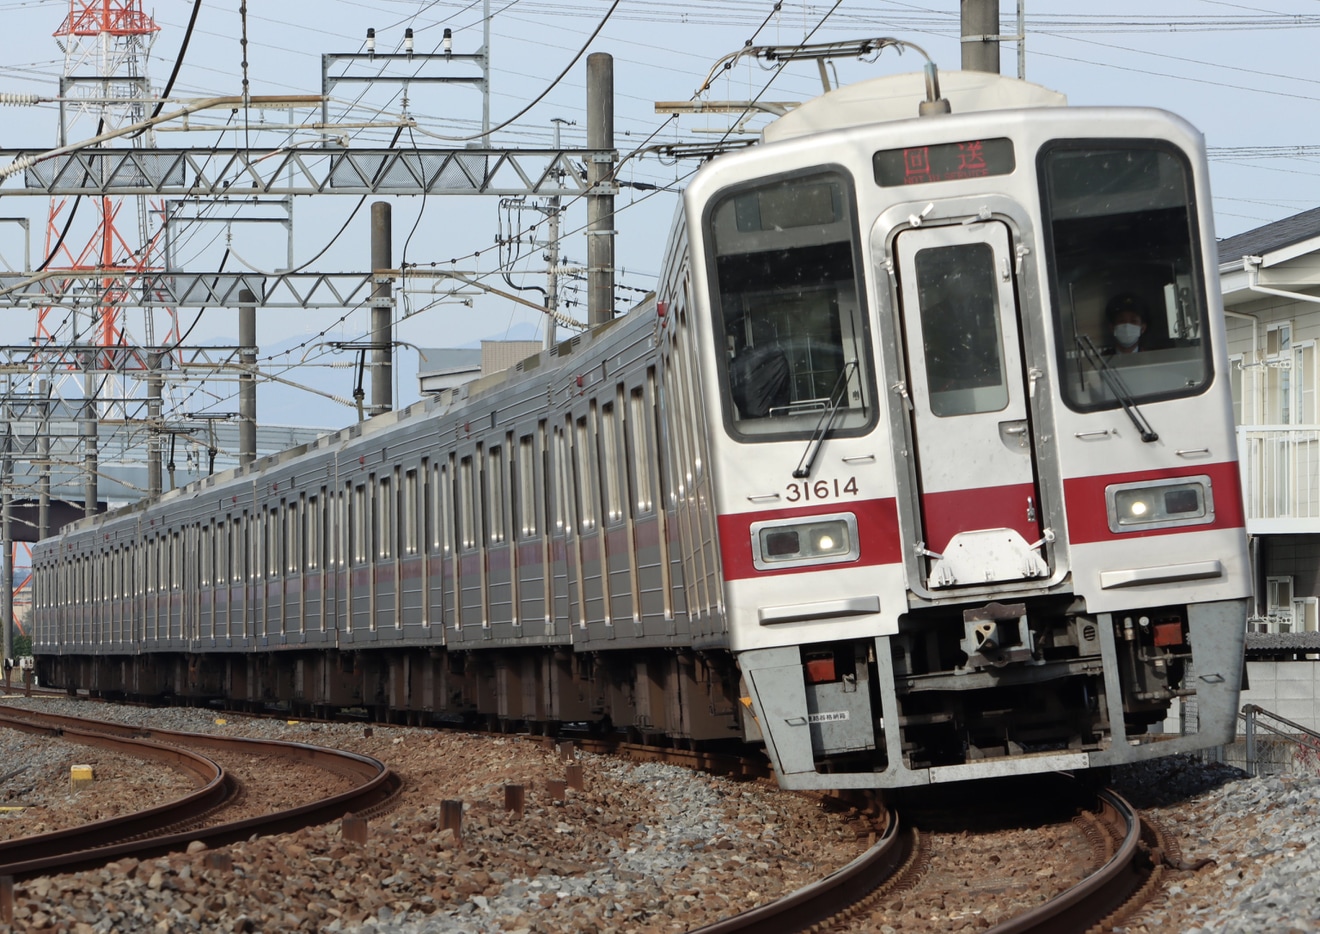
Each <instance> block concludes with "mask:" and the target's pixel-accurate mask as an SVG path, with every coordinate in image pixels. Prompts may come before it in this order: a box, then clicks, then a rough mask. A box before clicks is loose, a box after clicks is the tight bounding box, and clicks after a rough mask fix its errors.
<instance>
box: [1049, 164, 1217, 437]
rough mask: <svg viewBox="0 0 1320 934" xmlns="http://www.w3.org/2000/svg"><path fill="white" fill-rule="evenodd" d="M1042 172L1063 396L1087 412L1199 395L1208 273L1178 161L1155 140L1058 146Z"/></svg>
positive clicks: (1190, 191) (1190, 192)
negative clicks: (1131, 403)
mask: <svg viewBox="0 0 1320 934" xmlns="http://www.w3.org/2000/svg"><path fill="white" fill-rule="evenodd" d="M1039 165H1040V173H1041V174H1040V178H1041V194H1042V201H1043V204H1044V210H1045V231H1046V236H1047V243H1048V255H1047V261H1048V263H1049V271H1050V288H1051V294H1052V299H1053V303H1054V316H1055V328H1056V332H1057V341H1058V353H1059V358H1060V367H1061V370H1062V376H1063V378H1062V380H1061V382H1062V389H1063V395H1064V399H1065V401H1066V402H1067V403H1068V404H1069V405H1070V406H1071V407H1072V408H1074V409H1077V410H1080V411H1089V410H1096V409H1108V408H1114V407H1116V406H1120V405H1125V404H1128V403H1130V402H1139V401H1149V400H1157V399H1166V398H1172V397H1176V396H1186V395H1192V394H1195V393H1199V392H1201V391H1202V390H1203V389H1204V388H1205V387H1206V386H1207V385H1208V384H1209V382H1210V376H1211V365H1210V347H1209V340H1208V327H1207V324H1206V297H1205V286H1204V278H1205V271H1204V269H1203V268H1202V264H1201V261H1200V249H1201V248H1200V238H1199V235H1198V218H1197V205H1196V200H1195V195H1194V187H1193V185H1192V170H1191V166H1190V164H1189V163H1188V161H1187V159H1186V157H1185V155H1184V154H1183V153H1182V152H1180V151H1178V150H1177V149H1175V148H1174V147H1172V146H1171V145H1169V144H1168V143H1163V142H1160V141H1152V140H1121V141H1114V140H1066V141H1056V142H1055V143H1053V144H1050V145H1049V146H1046V147H1044V148H1043V149H1042V151H1041V155H1040V161H1039Z"/></svg>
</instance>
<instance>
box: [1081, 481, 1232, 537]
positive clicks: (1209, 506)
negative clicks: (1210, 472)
mask: <svg viewBox="0 0 1320 934" xmlns="http://www.w3.org/2000/svg"><path fill="white" fill-rule="evenodd" d="M1105 508H1106V512H1107V513H1108V516H1109V530H1110V531H1111V532H1135V531H1144V530H1147V529H1167V528H1174V527H1177V526H1182V525H1205V524H1207V523H1210V522H1214V521H1215V500H1214V495H1213V493H1212V491H1211V485H1210V478H1209V477H1204V476H1202V477H1177V478H1174V479H1171V480H1146V481H1138V482H1136V483H1118V484H1115V485H1113V486H1110V487H1106V488H1105Z"/></svg>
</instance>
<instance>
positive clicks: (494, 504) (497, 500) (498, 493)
mask: <svg viewBox="0 0 1320 934" xmlns="http://www.w3.org/2000/svg"><path fill="white" fill-rule="evenodd" d="M486 459H487V464H486V467H487V476H486V486H487V489H488V491H489V495H488V496H487V498H486V500H485V501H484V502H485V510H484V512H485V515H486V539H487V541H489V542H490V543H491V544H492V545H498V544H500V543H501V542H503V541H504V537H505V534H506V533H505V529H504V509H505V506H506V504H507V497H505V495H504V448H503V447H502V446H500V445H495V446H494V447H492V448H491V449H490V450H489V451H488V452H487V454H486Z"/></svg>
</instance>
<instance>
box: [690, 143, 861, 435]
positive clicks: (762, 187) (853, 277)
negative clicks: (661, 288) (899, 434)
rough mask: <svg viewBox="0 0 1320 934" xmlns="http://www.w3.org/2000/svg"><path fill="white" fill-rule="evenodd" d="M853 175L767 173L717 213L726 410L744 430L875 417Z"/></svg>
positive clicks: (850, 430)
mask: <svg viewBox="0 0 1320 934" xmlns="http://www.w3.org/2000/svg"><path fill="white" fill-rule="evenodd" d="M855 203H856V198H855V194H854V191H853V187H852V183H851V181H850V179H849V177H848V176H847V175H846V174H845V173H843V172H842V171H838V170H831V169H818V170H813V171H811V172H810V173H807V174H799V175H796V176H789V177H779V178H773V179H762V180H758V181H757V182H756V183H754V184H751V185H747V186H743V187H740V188H736V189H733V190H731V191H729V192H728V193H726V194H724V195H723V196H721V197H718V198H716V199H714V200H713V201H712V204H711V207H710V209H709V210H708V213H707V215H706V220H705V223H706V226H707V228H708V231H707V234H708V235H707V239H708V242H709V243H710V251H709V253H708V255H707V263H708V264H709V266H710V276H709V279H710V281H711V283H712V289H713V294H712V296H711V308H712V309H713V314H714V317H715V323H714V331H715V333H716V334H717V335H718V337H717V339H718V340H719V341H720V346H719V347H717V348H716V349H717V358H718V360H719V363H720V367H719V372H718V375H719V383H720V389H721V395H722V397H723V400H724V405H723V409H724V420H725V424H726V426H728V428H729V430H730V431H731V432H732V434H733V435H734V436H735V437H738V438H742V439H745V440H757V439H760V438H767V437H774V438H776V439H783V438H785V437H793V436H797V437H805V436H808V435H809V434H810V433H811V432H812V431H813V430H814V429H815V427H816V425H817V424H819V423H820V418H821V413H822V412H824V411H827V410H829V409H831V408H832V407H835V406H837V409H836V412H835V415H834V417H833V431H834V432H835V433H837V434H845V435H847V434H861V433H863V432H865V431H866V430H868V429H869V428H870V426H871V425H872V424H873V423H874V420H875V418H876V411H875V405H874V404H873V400H874V398H875V390H874V379H873V377H872V373H873V367H872V365H871V362H870V349H869V348H870V343H871V342H870V338H869V336H868V332H869V325H868V323H867V316H866V312H865V308H864V307H863V298H862V296H864V295H865V290H864V288H863V287H862V284H861V282H860V281H859V277H860V270H861V266H862V264H861V262H860V261H859V258H860V257H861V255H862V253H861V249H860V245H859V244H860V239H859V235H858V232H857V220H856V210H855Z"/></svg>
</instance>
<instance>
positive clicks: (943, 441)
mask: <svg viewBox="0 0 1320 934" xmlns="http://www.w3.org/2000/svg"><path fill="white" fill-rule="evenodd" d="M894 253H895V257H896V259H897V264H898V283H899V303H900V308H901V314H900V318H901V320H902V334H901V338H902V341H903V344H904V347H903V352H904V353H905V356H906V363H907V372H908V392H909V394H910V399H911V409H910V411H911V420H912V425H911V427H912V435H913V442H914V446H915V455H916V475H917V485H918V488H919V489H918V510H917V512H918V521H919V522H920V524H921V535H922V536H923V537H924V543H923V545H922V546H921V551H922V554H921V555H920V556H919V557H918V561H919V563H921V565H922V567H923V569H924V573H925V575H926V580H925V584H926V586H927V587H928V588H929V589H930V590H932V591H941V590H947V589H948V588H959V587H971V586H981V587H984V586H987V585H994V584H996V583H1001V582H1006V581H1016V580H1022V579H1031V578H1044V577H1048V576H1049V569H1048V567H1047V566H1046V564H1045V561H1044V559H1043V558H1042V557H1041V550H1040V545H1041V538H1042V535H1041V520H1040V518H1039V517H1040V508H1039V504H1040V497H1039V494H1038V492H1037V477H1036V459H1035V457H1034V454H1033V444H1032V426H1031V420H1030V411H1029V404H1028V403H1029V400H1028V395H1027V392H1028V391H1027V388H1026V387H1027V385H1028V380H1027V378H1026V374H1025V372H1024V369H1023V359H1022V341H1021V335H1020V329H1019V323H1018V313H1017V296H1016V289H1015V288H1014V278H1013V277H1014V255H1013V250H1012V245H1011V240H1010V237H1009V232H1008V229H1007V227H1005V225H1004V224H1002V223H999V222H997V221H984V222H978V223H972V224H960V225H957V226H948V227H914V228H911V229H909V230H904V231H903V232H901V233H899V234H898V235H897V237H896V238H895V241H894Z"/></svg>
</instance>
